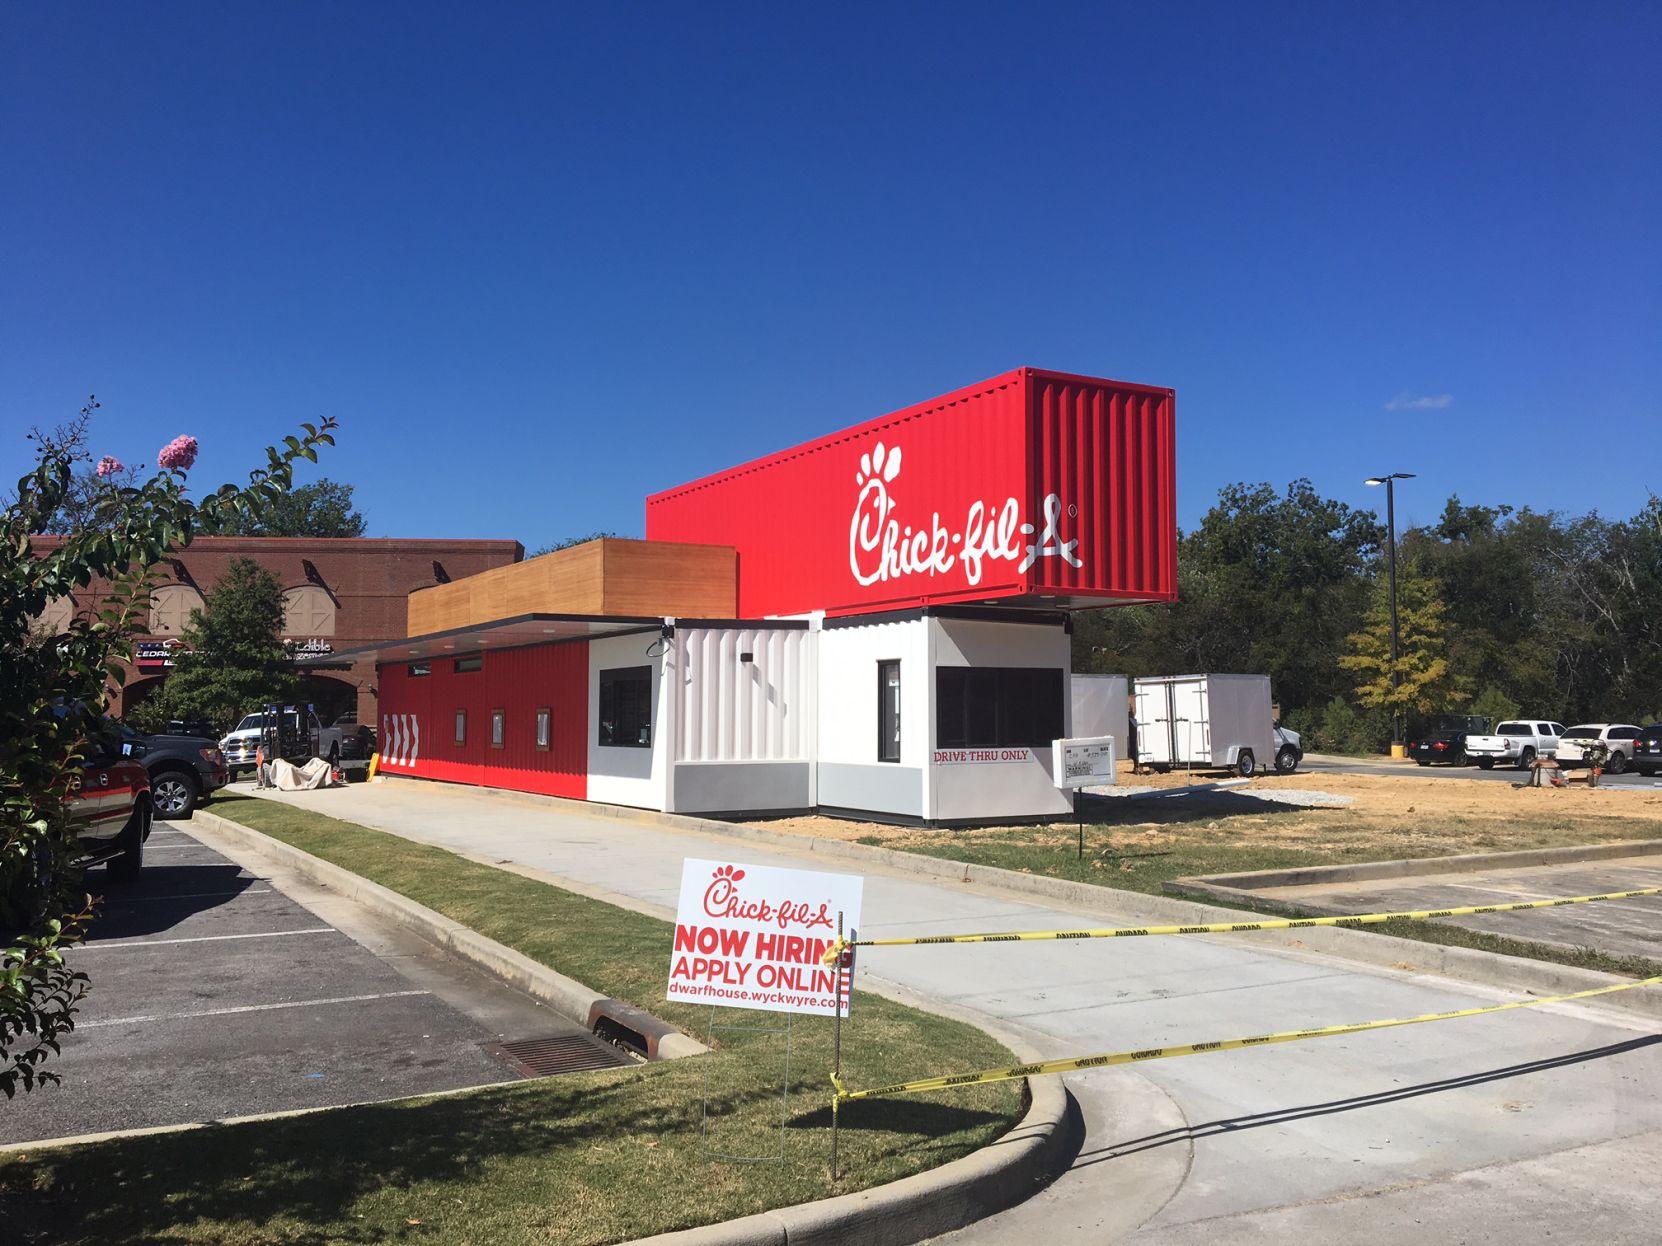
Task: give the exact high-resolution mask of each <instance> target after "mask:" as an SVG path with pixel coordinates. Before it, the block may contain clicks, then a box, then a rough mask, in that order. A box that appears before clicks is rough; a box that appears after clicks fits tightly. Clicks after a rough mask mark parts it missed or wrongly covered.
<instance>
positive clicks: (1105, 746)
mask: <svg viewBox="0 0 1662 1246" xmlns="http://www.w3.org/2000/svg"><path fill="white" fill-rule="evenodd" d="M1050 759H1051V762H1052V763H1053V769H1054V777H1055V780H1056V786H1057V787H1063V788H1066V787H1091V786H1093V785H1096V784H1102V783H1113V782H1114V781H1115V779H1116V776H1115V773H1114V737H1113V736H1109V735H1104V736H1089V737H1082V738H1080V739H1077V740H1053V741H1052V742H1051V745H1050Z"/></svg>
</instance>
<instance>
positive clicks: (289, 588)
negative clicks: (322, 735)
mask: <svg viewBox="0 0 1662 1246" xmlns="http://www.w3.org/2000/svg"><path fill="white" fill-rule="evenodd" d="M62 540H63V538H61V537H53V536H37V537H34V538H32V542H33V544H34V547H35V549H36V550H37V551H40V552H45V551H47V550H50V549H53V548H55V547H56V546H57V545H58V544H60V543H61V542H62ZM524 556H525V551H524V548H523V547H522V546H521V545H520V543H519V542H518V541H442V540H438V541H427V540H400V539H396V538H379V537H376V538H369V537H349V538H320V537H201V538H198V539H197V540H195V541H193V542H192V543H191V544H190V546H189V547H188V548H187V549H185V550H183V551H182V552H180V553H179V554H178V555H176V556H174V557H171V558H168V559H167V560H166V564H165V565H164V566H163V568H162V572H161V577H160V582H159V583H158V585H157V588H156V590H155V593H154V595H153V596H152V598H151V605H150V619H149V624H148V626H147V628H146V629H145V630H144V632H143V633H141V635H140V637H139V639H138V641H137V644H136V646H135V655H134V656H135V659H136V660H135V662H134V663H132V664H130V665H129V667H128V670H127V678H126V680H125V686H124V687H123V688H122V689H121V690H120V691H119V692H118V693H117V694H116V696H115V697H114V699H113V701H112V703H111V712H112V713H114V714H116V715H120V714H122V713H124V712H125V711H126V710H128V709H130V708H132V707H133V706H135V705H137V704H139V703H140V702H141V701H142V700H143V699H144V698H145V697H147V696H149V695H150V694H151V693H152V692H154V691H155V690H156V689H157V688H158V687H160V685H161V683H162V681H163V680H165V679H166V678H167V673H168V669H169V668H170V667H171V666H172V654H173V651H174V650H175V649H176V648H177V647H178V644H179V641H178V637H179V635H180V633H182V632H183V631H184V629H185V625H186V623H187V622H188V621H189V619H190V612H191V611H192V610H194V609H197V608H199V607H200V606H201V605H202V601H203V598H204V597H205V596H206V594H207V593H209V592H210V591H211V590H212V588H213V586H214V584H215V582H216V581H217V580H218V579H219V577H220V576H221V575H222V574H224V572H225V570H226V568H227V567H228V566H229V565H230V563H231V560H232V559H233V558H251V559H253V560H254V561H255V562H257V563H259V564H260V565H261V566H262V567H265V568H266V569H267V570H269V571H270V572H271V573H272V574H273V575H275V576H276V577H277V580H278V582H279V583H280V584H281V585H282V586H283V602H284V625H283V639H284V640H285V641H287V642H288V643H289V644H290V646H291V647H292V648H293V649H294V651H295V655H296V663H297V665H298V666H300V667H302V668H303V669H304V670H305V672H306V687H305V691H304V693H303V694H302V695H303V697H304V698H305V699H306V700H309V701H310V702H312V704H314V705H316V706H317V712H318V715H319V717H321V718H322V719H323V721H324V722H329V721H331V720H332V719H333V718H334V717H336V716H337V715H339V714H340V713H342V712H343V711H345V710H348V709H352V708H354V707H355V708H356V709H357V712H358V720H359V721H360V722H363V723H374V722H376V720H377V713H378V711H377V709H376V677H375V662H374V659H373V658H368V657H366V658H359V659H357V660H351V659H346V660H342V661H340V662H334V661H331V657H332V655H333V654H334V653H336V652H343V651H346V650H351V649H362V648H364V647H365V646H370V645H375V644H379V643H382V642H384V641H387V640H391V639H394V638H396V637H399V636H402V635H404V633H405V611H406V599H407V598H408V596H409V594H410V593H411V592H413V591H414V590H415V589H418V588H425V587H427V586H429V585H433V584H443V583H446V582H448V581H450V580H460V579H462V578H464V577H466V576H471V575H474V574H477V573H478V572H481V571H488V570H490V569H491V568H493V567H500V566H504V565H506V564H508V563H514V562H518V561H519V560H520V559H521V558H523V557H524ZM104 594H105V587H104V585H102V584H101V583H98V582H94V584H93V585H92V586H91V588H89V589H87V590H84V591H82V592H79V593H76V594H75V595H74V596H73V598H68V599H61V600H59V601H55V602H53V603H52V604H51V605H50V606H49V607H48V609H47V612H46V615H45V617H44V618H43V620H42V621H43V622H44V623H46V624H47V625H48V626H51V625H53V624H57V625H60V626H61V625H62V623H63V622H65V621H67V620H68V619H69V618H70V617H72V616H73V615H74V614H76V613H90V612H91V611H93V610H96V609H97V608H98V606H99V605H100V604H102V602H103V599H104Z"/></svg>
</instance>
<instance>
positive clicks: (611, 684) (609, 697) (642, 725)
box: [599, 666, 652, 748]
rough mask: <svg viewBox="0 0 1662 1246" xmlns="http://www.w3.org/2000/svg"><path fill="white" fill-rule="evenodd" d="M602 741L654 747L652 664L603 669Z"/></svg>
mask: <svg viewBox="0 0 1662 1246" xmlns="http://www.w3.org/2000/svg"><path fill="white" fill-rule="evenodd" d="M599 725H600V743H602V744H604V745H608V746H610V747H612V748H651V747H652V668H651V667H650V666H627V667H621V668H619V669H617V670H611V671H601V672H600V724H599Z"/></svg>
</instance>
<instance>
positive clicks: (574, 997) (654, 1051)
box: [190, 809, 710, 1060]
mask: <svg viewBox="0 0 1662 1246" xmlns="http://www.w3.org/2000/svg"><path fill="white" fill-rule="evenodd" d="M190 826H191V828H192V830H193V831H195V832H196V833H198V834H204V838H208V839H210V840H211V839H215V838H217V839H222V840H226V841H229V842H230V843H232V844H235V845H236V846H238V847H240V848H243V849H244V850H246V851H248V852H252V853H255V854H257V855H259V856H263V857H266V858H268V859H270V860H272V861H275V862H277V863H278V864H280V865H283V866H285V867H287V868H288V869H291V870H293V871H294V872H295V873H297V874H299V875H301V876H302V877H304V878H308V879H310V880H311V881H312V882H315V883H319V884H321V885H323V886H325V887H328V888H330V889H331V890H333V891H336V892H339V893H340V894H341V895H343V896H346V897H347V898H348V899H350V900H353V901H355V902H356V903H358V904H361V905H363V906H364V907H365V908H367V909H369V910H370V911H371V912H373V913H375V914H377V915H378V916H381V917H385V918H388V919H389V920H392V921H396V922H398V923H399V924H400V925H402V926H405V927H407V928H408V929H410V930H413V931H414V932H415V933H416V934H418V935H420V936H421V937H422V938H424V939H426V940H427V941H428V942H429V943H432V944H435V945H437V946H438V947H442V948H444V949H445V950H447V951H450V952H453V953H455V954H456V955H458V956H461V957H463V958H464V959H466V960H469V961H472V962H473V963H474V964H476V965H478V966H479V967H480V968H482V969H484V970H486V971H487V972H489V973H491V974H492V975H494V976H495V977H498V978H500V979H501V980H502V981H504V982H506V983H508V984H509V985H511V986H515V987H517V988H519V989H520V990H522V991H524V992H525V993H526V994H527V995H530V996H532V997H534V998H536V999H540V1000H542V1001H544V1002H545V1003H547V1004H549V1005H551V1006H552V1007H553V1009H554V1011H555V1012H557V1013H559V1014H560V1015H561V1016H563V1017H565V1018H566V1019H567V1020H570V1021H575V1022H576V1023H577V1024H578V1025H581V1026H584V1027H587V1028H592V1027H593V1025H594V1021H595V1018H596V1017H597V1016H599V1015H612V1014H614V1013H619V1015H621V1012H620V1009H619V1007H618V1005H621V1007H622V1008H623V1009H629V1010H631V1011H635V1012H638V1011H639V1010H638V1009H633V1007H632V1006H631V1005H622V1004H621V1001H616V1000H613V999H611V998H610V997H609V996H606V995H602V994H601V993H600V992H599V991H596V990H593V989H591V988H590V987H587V986H584V985H583V984H582V983H581V982H578V981H577V980H576V979H574V978H568V977H566V976H565V975H564V974H562V973H557V972H556V971H554V970H552V969H550V968H549V967H548V966H547V965H543V964H539V963H538V962H536V961H534V960H532V959H531V958H530V957H529V956H526V955H525V954H524V953H522V952H516V951H514V949H513V948H511V947H507V946H506V945H504V944H501V943H498V942H497V941H496V940H494V939H488V938H486V937H485V936H484V935H482V934H480V933H479V932H478V931H476V930H472V929H469V928H468V927H467V926H464V925H462V924H461V923H460V922H458V921H454V920H452V919H451V918H448V917H446V916H444V914H442V913H435V912H434V911H433V910H432V909H430V908H427V907H426V906H425V905H421V904H417V903H416V902H415V901H414V900H411V899H410V898H409V897H407V896H402V895H400V894H399V893H398V892H396V891H393V890H391V889H390V888H387V887H383V886H381V885H380V884H379V883H374V882H371V881H370V880H369V879H367V878H363V877H361V876H359V875H357V874H354V873H352V872H351V871H350V870H345V869H342V868H341V867H340V866H338V865H334V864H332V863H330V862H328V861H325V860H323V859H322V858H320V857H314V856H313V855H312V854H311V853H309V852H302V851H301V850H300V849H298V848H295V847H293V846H291V845H289V844H285V843H283V842H282V841H281V840H278V839H273V838H272V837H271V836H269V835H264V834H262V833H261V832H259V831H256V830H254V829H253V828H252V827H247V826H244V825H242V823H240V822H233V821H232V820H231V819H229V818H224V817H221V816H219V815H218V814H214V813H209V812H208V811H207V810H205V809H198V810H197V811H196V812H195V813H194V814H193V815H192V816H191V820H190ZM652 1020H655V1021H656V1020H657V1018H652ZM658 1025H659V1026H661V1027H663V1028H662V1030H661V1031H660V1032H659V1033H657V1034H652V1033H648V1034H647V1039H648V1042H649V1048H648V1056H649V1058H650V1059H654V1060H678V1059H683V1058H685V1057H687V1056H699V1055H703V1054H704V1053H705V1052H707V1051H709V1050H710V1049H709V1048H708V1047H706V1046H705V1045H704V1044H703V1043H701V1042H699V1041H698V1040H697V1039H695V1038H692V1037H690V1036H688V1035H686V1034H683V1033H681V1031H679V1030H677V1029H675V1028H674V1027H672V1026H670V1025H668V1024H667V1023H666V1022H663V1021H658Z"/></svg>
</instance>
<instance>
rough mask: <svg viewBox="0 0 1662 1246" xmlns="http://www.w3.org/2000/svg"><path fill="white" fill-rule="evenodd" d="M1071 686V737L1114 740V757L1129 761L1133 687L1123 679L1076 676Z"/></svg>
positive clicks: (1111, 676) (1118, 677)
mask: <svg viewBox="0 0 1662 1246" xmlns="http://www.w3.org/2000/svg"><path fill="white" fill-rule="evenodd" d="M1068 682H1069V700H1070V702H1071V703H1072V706H1073V717H1072V718H1071V719H1070V720H1069V721H1070V722H1071V723H1072V724H1073V725H1072V727H1071V728H1069V734H1070V735H1075V736H1112V737H1113V738H1114V756H1115V757H1129V756H1131V751H1130V748H1129V745H1130V743H1131V741H1130V740H1129V739H1128V738H1127V735H1126V729H1127V727H1128V726H1129V725H1130V715H1131V702H1130V701H1129V699H1128V698H1129V696H1130V691H1131V689H1130V683H1131V681H1130V680H1129V679H1127V678H1126V677H1125V676H1124V675H1080V674H1075V675H1073V676H1072V677H1071V679H1070V680H1069V681H1068Z"/></svg>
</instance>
